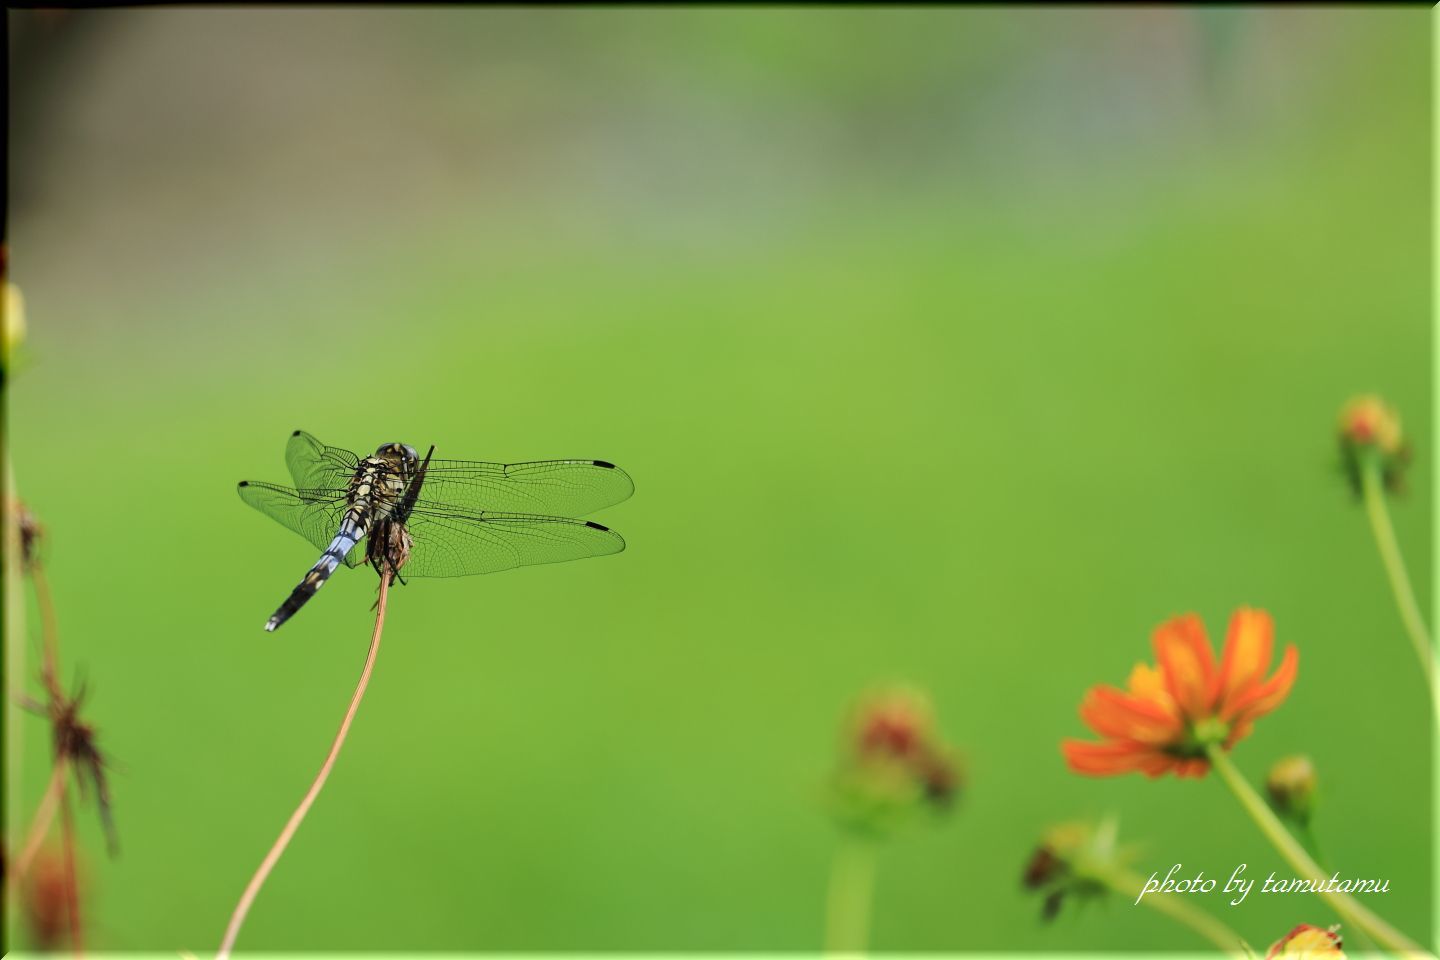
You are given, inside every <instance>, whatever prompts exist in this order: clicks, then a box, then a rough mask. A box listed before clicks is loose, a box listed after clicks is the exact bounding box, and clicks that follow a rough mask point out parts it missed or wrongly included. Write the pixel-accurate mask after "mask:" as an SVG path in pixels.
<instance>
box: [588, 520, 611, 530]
mask: <svg viewBox="0 0 1440 960" xmlns="http://www.w3.org/2000/svg"><path fill="white" fill-rule="evenodd" d="M585 526H587V527H594V528H595V529H596V530H604V531H605V532H606V533H609V532H610V528H609V527H602V526H600V524H598V523H596V522H595V521H594V520H586V521H585Z"/></svg>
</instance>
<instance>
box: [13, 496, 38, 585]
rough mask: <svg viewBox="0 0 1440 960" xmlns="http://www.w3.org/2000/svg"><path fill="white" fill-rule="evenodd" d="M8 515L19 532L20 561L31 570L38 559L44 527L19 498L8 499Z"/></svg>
mask: <svg viewBox="0 0 1440 960" xmlns="http://www.w3.org/2000/svg"><path fill="white" fill-rule="evenodd" d="M10 516H11V519H12V520H13V521H14V523H15V529H16V531H17V532H18V533H19V534H20V562H21V563H23V564H24V565H25V569H26V570H27V571H33V570H34V569H35V564H36V562H37V561H39V559H40V544H41V542H42V541H43V540H44V538H45V528H44V527H43V526H41V525H40V521H39V520H37V519H35V514H33V513H31V512H30V508H29V507H27V506H25V504H23V503H21V502H20V501H19V500H11V501H10Z"/></svg>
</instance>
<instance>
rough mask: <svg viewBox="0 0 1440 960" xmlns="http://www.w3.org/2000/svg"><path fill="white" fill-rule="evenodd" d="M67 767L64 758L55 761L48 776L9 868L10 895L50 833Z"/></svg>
mask: <svg viewBox="0 0 1440 960" xmlns="http://www.w3.org/2000/svg"><path fill="white" fill-rule="evenodd" d="M67 766H68V764H66V762H65V758H64V757H61V758H59V759H57V760H56V761H55V769H54V771H53V772H52V773H51V774H50V784H49V786H47V787H46V788H45V795H44V796H43V797H41V798H40V805H39V806H37V807H36V808H35V816H34V817H33V818H32V819H31V821H30V829H29V830H28V831H27V832H26V834H25V845H24V846H23V847H21V849H20V856H18V857H16V858H15V862H14V863H13V864H11V866H10V871H9V877H8V878H7V879H6V883H7V884H8V885H9V887H10V890H11V892H12V893H14V892H15V891H17V890H19V889H20V884H21V881H23V880H24V879H25V874H26V873H28V872H29V871H30V864H31V863H32V862H33V861H34V860H35V855H36V854H37V853H39V852H40V847H41V845H42V844H43V843H44V842H45V836H46V834H48V833H49V832H50V824H52V823H54V822H55V811H56V809H57V808H58V807H59V804H60V795H61V794H62V793H64V792H65V768H66V767H67Z"/></svg>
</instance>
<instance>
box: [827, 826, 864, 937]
mask: <svg viewBox="0 0 1440 960" xmlns="http://www.w3.org/2000/svg"><path fill="white" fill-rule="evenodd" d="M874 895H875V844H874V842H873V841H869V840H864V839H860V838H858V837H850V836H847V837H844V838H842V839H841V841H840V844H839V846H837V847H836V848H835V858H834V860H833V861H832V862H831V865H830V894H829V897H828V901H827V905H826V911H825V913H826V919H825V950H826V952H827V953H832V954H837V953H843V954H863V953H864V952H865V948H866V946H867V945H868V941H869V939H870V904H871V900H872V898H873V897H874Z"/></svg>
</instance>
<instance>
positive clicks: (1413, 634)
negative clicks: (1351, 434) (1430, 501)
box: [1360, 457, 1436, 700]
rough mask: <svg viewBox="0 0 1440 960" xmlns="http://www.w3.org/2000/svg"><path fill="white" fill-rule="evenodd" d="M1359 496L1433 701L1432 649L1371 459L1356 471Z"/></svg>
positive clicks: (1377, 469) (1382, 485) (1377, 470)
mask: <svg viewBox="0 0 1440 960" xmlns="http://www.w3.org/2000/svg"><path fill="white" fill-rule="evenodd" d="M1360 486H1361V496H1362V497H1363V499H1364V501H1365V515H1366V516H1367V517H1369V519H1370V530H1371V532H1373V533H1374V534H1375V546H1376V548H1377V549H1378V550H1379V551H1380V562H1381V563H1382V564H1384V566H1385V575H1386V576H1387V577H1388V578H1389V579H1390V591H1391V593H1393V594H1394V595H1395V606H1396V607H1398V608H1399V610H1400V621H1401V622H1402V623H1403V624H1404V625H1405V633H1406V635H1407V636H1409V638H1410V645H1411V646H1412V647H1414V648H1415V656H1416V657H1418V658H1419V659H1420V671H1421V673H1423V674H1424V675H1425V682H1426V684H1427V685H1428V686H1429V688H1430V698H1431V699H1432V700H1435V699H1436V689H1435V646H1434V644H1433V643H1432V642H1431V640H1430V632H1429V630H1427V629H1426V627H1425V618H1424V617H1423V616H1421V614H1420V604H1419V603H1418V602H1416V600H1415V589H1414V587H1412V586H1411V584H1410V574H1409V573H1408V572H1407V571H1406V569H1405V557H1404V555H1403V554H1402V553H1401V552H1400V544H1399V543H1398V542H1397V541H1396V539H1395V528H1394V526H1393V525H1391V523H1390V510H1389V508H1388V507H1387V506H1386V501H1385V481H1384V478H1383V477H1382V476H1381V475H1380V464H1379V462H1378V461H1376V460H1375V458H1373V457H1371V458H1368V459H1366V461H1365V462H1364V463H1362V464H1361V467H1360Z"/></svg>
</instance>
